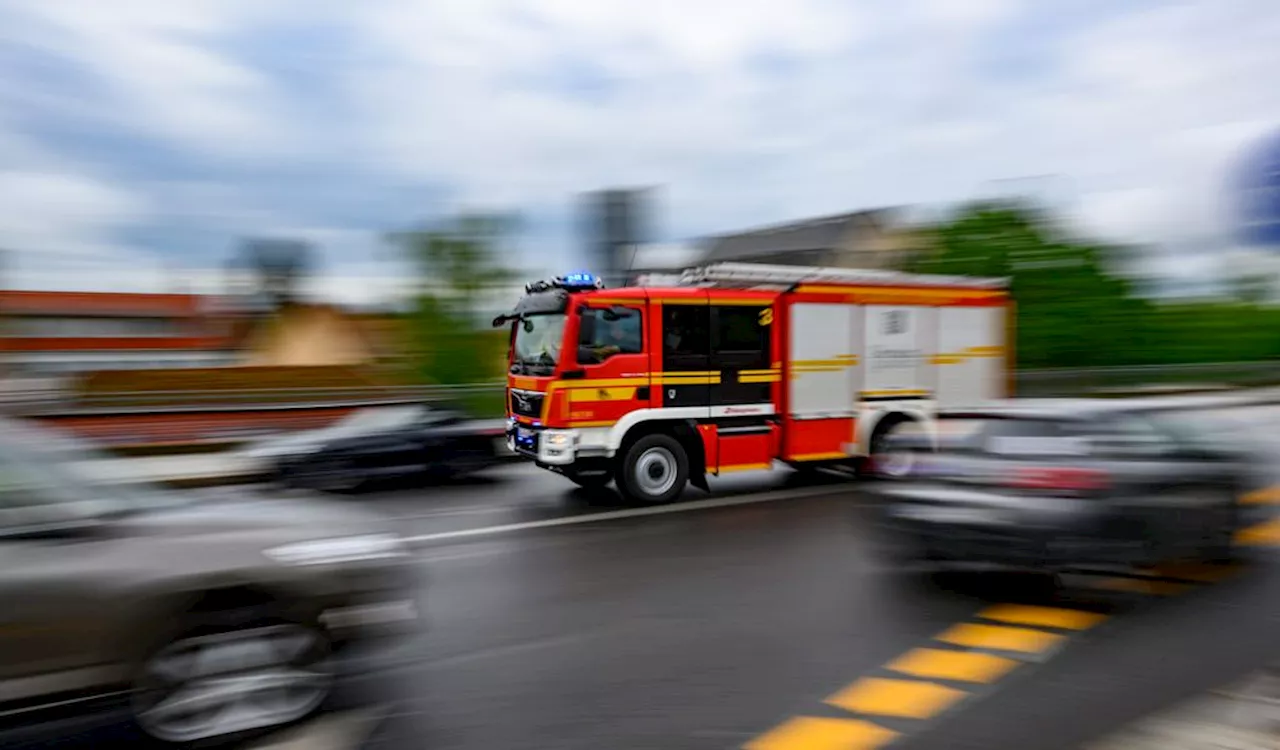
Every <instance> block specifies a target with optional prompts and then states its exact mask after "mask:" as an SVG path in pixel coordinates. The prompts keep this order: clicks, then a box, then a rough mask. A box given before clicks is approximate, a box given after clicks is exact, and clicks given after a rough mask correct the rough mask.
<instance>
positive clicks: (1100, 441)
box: [877, 400, 1259, 570]
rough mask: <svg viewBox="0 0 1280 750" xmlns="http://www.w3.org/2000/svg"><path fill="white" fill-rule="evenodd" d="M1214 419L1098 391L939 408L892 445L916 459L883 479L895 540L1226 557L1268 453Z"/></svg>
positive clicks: (972, 549) (991, 549)
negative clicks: (1243, 501)
mask: <svg viewBox="0 0 1280 750" xmlns="http://www.w3.org/2000/svg"><path fill="white" fill-rule="evenodd" d="M1213 424H1214V422H1213V420H1212V419H1209V418H1206V417H1204V416H1202V415H1199V414H1197V415H1194V416H1193V415H1188V414H1180V413H1178V412H1174V411H1169V410H1167V409H1152V408H1151V407H1150V406H1149V405H1144V404H1142V403H1141V402H1118V401H1103V400H1098V401H1093V400H1024V401H1008V402H1002V403H997V404H992V405H989V406H987V407H983V408H976V409H967V410H956V411H949V412H944V413H943V414H941V415H940V418H939V419H938V421H937V429H936V431H930V430H927V429H917V430H915V431H910V432H906V431H904V432H903V433H901V434H899V435H898V436H896V437H895V440H894V445H893V446H892V447H891V448H889V450H891V451H894V452H897V453H899V454H902V453H906V454H910V456H911V459H912V460H911V461H910V463H911V465H912V470H911V471H910V472H909V473H908V474H907V475H906V476H905V477H903V478H902V479H901V480H899V481H891V482H886V483H884V484H882V485H881V486H879V487H878V488H877V489H878V492H879V493H880V495H881V496H882V498H883V500H884V502H883V504H882V505H881V507H880V509H879V512H880V520H881V530H882V531H883V532H884V533H885V536H886V538H887V541H888V542H889V546H888V551H889V552H890V553H891V554H893V555H895V557H896V558H897V559H898V560H900V561H904V560H905V561H913V562H922V563H927V564H928V565H929V567H946V566H949V565H957V564H981V565H994V566H1001V567H1003V566H1013V567H1023V568H1034V569H1049V570H1054V569H1068V568H1073V567H1080V566H1123V567H1133V566H1138V567H1145V566H1151V565H1156V564H1160V563H1165V562H1172V561H1184V560H1197V561H1213V562H1225V561H1229V560H1231V559H1232V558H1233V557H1234V556H1235V549H1234V545H1233V537H1234V535H1235V532H1236V531H1237V529H1238V528H1239V526H1240V523H1241V511H1240V506H1239V504H1238V502H1237V498H1238V496H1239V495H1240V494H1241V493H1242V492H1243V491H1245V490H1247V489H1248V488H1250V487H1251V485H1252V483H1254V482H1255V481H1256V479H1255V477H1256V475H1257V473H1258V472H1259V459H1258V457H1256V456H1254V455H1253V454H1252V452H1251V451H1250V450H1249V448H1248V447H1247V446H1246V445H1243V444H1241V443H1240V442H1239V441H1236V440H1233V439H1232V437H1233V436H1232V435H1231V434H1229V432H1228V431H1227V430H1226V429H1223V428H1220V427H1219V428H1218V429H1214V428H1213V427H1211V425H1213Z"/></svg>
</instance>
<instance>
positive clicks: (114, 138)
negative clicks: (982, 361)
mask: <svg viewBox="0 0 1280 750" xmlns="http://www.w3.org/2000/svg"><path fill="white" fill-rule="evenodd" d="M1278 39H1280V4H1277V3H1276V2H1275V0H1192V1H1188V2H1150V1H1145V0H1124V1H1123V2H1116V1H1115V0H1027V1H1026V2H1016V1H1015V0H907V1H906V2H888V1H887V0H866V1H865V2H851V1H847V0H790V1H789V2H787V3H782V2H777V1H776V0H735V1H732V2H730V1H727V0H726V1H723V2H722V1H721V0H679V1H677V0H646V1H645V2H629V1H626V0H523V1H521V0H447V1H443V2H441V1H438V0H435V1H433V0H360V1H359V2H351V1H349V0H346V1H343V2H329V1H328V0H305V1H304V0H297V1H295V0H243V1H242V0H180V1H176V2H175V0H110V1H106V0H47V1H44V2H40V1H37V0H0V65H2V66H3V75H0V247H3V248H6V249H8V250H10V251H12V252H11V253H10V255H11V256H12V257H10V258H8V259H7V260H6V264H7V265H8V266H9V270H8V274H9V277H10V279H11V281H10V282H9V283H12V284H16V285H20V286H27V287H44V288H56V287H63V288H66V287H74V288H101V289H127V288H156V287H157V286H158V285H160V284H162V283H163V282H164V280H165V279H166V278H173V277H174V275H175V274H176V275H179V276H182V277H185V278H189V279H197V280H200V279H202V280H204V281H206V282H207V281H208V280H209V279H210V278H211V277H212V276H211V270H210V269H214V268H217V267H219V266H220V265H221V264H222V262H223V261H224V260H225V258H226V257H227V255H228V254H229V252H230V250H231V248H232V247H233V246H234V244H235V242H236V238H237V237H240V236H243V235H246V234H257V235H282V236H294V237H306V238H310V239H313V240H315V241H316V242H317V243H319V245H320V247H321V248H322V249H323V257H322V260H321V265H322V269H323V272H324V277H323V279H321V280H320V281H319V282H318V283H317V287H316V288H317V291H319V292H321V293H324V294H327V295H329V296H334V297H337V298H341V299H346V300H362V299H368V298H373V297H378V296H381V295H385V294H388V293H391V292H392V291H393V290H394V289H395V284H396V282H395V278H396V276H397V270H398V269H397V268H396V261H395V259H394V257H393V255H392V254H390V253H389V252H388V251H387V250H386V248H385V247H383V246H382V244H381V243H380V242H379V236H380V235H381V234H382V233H383V232H385V231H387V230H391V229H395V228H399V227H403V226H405V225H407V224H410V223H412V222H414V221H416V220H419V219H422V218H426V217H432V216H439V215H442V214H444V213H447V212H449V211H452V210H457V209H459V208H468V207H481V208H499V209H514V210H518V211H520V212H521V213H522V214H523V215H524V216H525V218H526V225H525V228H524V231H523V233H522V234H521V236H520V237H519V238H518V251H519V253H520V259H519V262H520V263H521V264H523V265H525V266H527V267H536V268H537V269H539V270H548V271H562V270H566V269H567V268H569V267H572V266H577V265H580V263H581V260H580V258H579V254H578V248H579V246H580V241H579V240H578V237H577V235H576V219H575V215H574V202H573V201H574V196H575V194H576V193H578V192H580V191H583V190H589V189H595V188H601V187H609V186H613V185H660V186H662V190H661V191H660V192H659V193H658V196H659V204H658V208H659V209H660V212H661V213H660V217H659V218H660V221H659V224H658V226H657V227H656V229H657V230H658V236H657V237H655V239H657V240H662V241H668V242H669V241H678V240H681V239H684V238H689V237H694V236H698V235H702V234H706V233H711V232H717V231H727V230H733V229H739V228H744V227H748V226H752V225H756V224H760V223H764V222H772V221H781V220H787V219H792V218H802V217H806V216H812V215H816V214H821V213H828V212H840V211H845V210H851V209H857V208H868V207H876V206H884V205H900V204H925V205H938V204H945V203H947V202H950V201H955V200H960V199H965V198H970V197H974V196H977V195H983V194H989V193H992V192H998V191H1002V190H1010V189H1014V188H1018V189H1022V188H1025V189H1031V190H1034V191H1036V192H1038V193H1039V194H1041V195H1043V196H1046V197H1047V198H1048V199H1051V200H1053V201H1054V202H1055V204H1056V205H1058V206H1059V207H1060V208H1061V209H1062V210H1063V211H1067V212H1069V214H1070V216H1071V217H1072V219H1073V221H1075V222H1076V223H1077V225H1078V226H1079V227H1081V228H1082V229H1087V230H1088V231H1090V232H1093V233H1096V234H1099V235H1101V236H1105V237H1107V238H1110V239H1116V240H1124V241H1143V242H1150V243H1153V244H1155V245H1156V246H1157V247H1158V248H1160V251H1159V254H1158V257H1157V258H1156V259H1155V260H1154V261H1153V263H1155V264H1156V267H1157V268H1159V269H1161V270H1162V271H1163V272H1165V273H1170V274H1176V273H1178V272H1179V271H1181V274H1182V275H1183V276H1184V277H1188V275H1191V276H1194V275H1196V274H1202V273H1207V272H1208V271H1210V270H1212V269H1213V268H1214V266H1215V263H1217V262H1218V259H1219V258H1221V257H1226V255H1227V254H1228V253H1234V255H1232V256H1231V257H1239V250H1238V249H1237V248H1233V247H1231V245H1232V243H1231V241H1230V226H1229V222H1228V215H1229V211H1228V209H1229V204H1228V203H1227V202H1226V201H1225V200H1224V197H1225V196H1224V192H1223V185H1224V184H1225V181H1226V180H1227V178H1228V175H1229V170H1230V169H1231V168H1232V167H1233V165H1234V164H1235V163H1236V162H1238V161H1239V160H1240V159H1241V157H1242V154H1243V153H1244V152H1243V151H1242V150H1243V149H1246V148H1249V147H1251V146H1252V145H1255V144H1256V143H1257V141H1258V139H1259V138H1262V137H1264V136H1266V135H1267V134H1268V133H1269V132H1272V131H1276V132H1280V87H1277V86H1276V85H1275V77H1276V72H1277V71H1278V70H1280V43H1277V40H1278ZM1024 178H1035V179H1024ZM178 271H181V272H182V273H181V274H177V272H178Z"/></svg>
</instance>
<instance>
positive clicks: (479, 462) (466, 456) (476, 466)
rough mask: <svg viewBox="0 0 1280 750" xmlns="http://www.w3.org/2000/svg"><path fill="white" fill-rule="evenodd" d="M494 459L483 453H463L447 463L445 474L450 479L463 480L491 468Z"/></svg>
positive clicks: (444, 468)
mask: <svg viewBox="0 0 1280 750" xmlns="http://www.w3.org/2000/svg"><path fill="white" fill-rule="evenodd" d="M492 463H493V458H492V457H491V456H490V455H488V454H486V453H483V452H481V451H463V452H461V453H458V454H457V455H455V456H454V457H453V458H450V459H449V460H448V461H446V462H445V464H444V467H443V474H444V475H445V477H447V478H449V479H461V478H463V477H468V476H471V475H472V474H475V473H476V472H478V471H482V470H484V469H487V468H489V466H490V465H491V464H492Z"/></svg>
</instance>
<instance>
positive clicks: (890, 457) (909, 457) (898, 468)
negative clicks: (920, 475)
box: [876, 451, 916, 477]
mask: <svg viewBox="0 0 1280 750" xmlns="http://www.w3.org/2000/svg"><path fill="white" fill-rule="evenodd" d="M915 462H916V457H915V455H914V454H912V453H911V452H910V451H890V452H888V453H881V454H879V455H877V456H876V470H877V471H879V472H880V473H881V474H883V475H885V476H887V477H903V476H906V475H907V474H908V473H909V472H910V471H911V467H912V466H914V465H915Z"/></svg>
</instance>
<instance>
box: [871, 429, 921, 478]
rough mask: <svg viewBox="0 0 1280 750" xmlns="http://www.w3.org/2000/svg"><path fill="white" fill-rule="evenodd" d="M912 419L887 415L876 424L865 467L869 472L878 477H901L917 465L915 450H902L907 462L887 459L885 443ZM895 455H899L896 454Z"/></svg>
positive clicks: (902, 455)
mask: <svg viewBox="0 0 1280 750" xmlns="http://www.w3.org/2000/svg"><path fill="white" fill-rule="evenodd" d="M911 423H912V420H910V419H906V418H904V417H886V418H885V419H884V421H882V422H881V423H880V424H878V425H876V431H875V433H873V434H872V436H871V446H870V448H871V452H870V455H868V456H867V459H866V462H865V464H864V465H865V467H866V469H867V472H868V473H869V474H870V475H871V476H872V477H875V478H876V479H900V478H902V477H903V476H905V473H906V472H909V471H910V470H911V469H912V468H914V466H915V460H914V455H915V451H901V452H900V453H901V457H904V458H903V461H904V462H905V463H898V462H894V463H890V462H888V461H886V460H885V445H886V444H887V443H888V442H889V438H891V437H893V433H894V432H895V431H897V430H898V429H900V428H901V427H902V426H903V425H908V424H911ZM895 457H899V456H898V454H895ZM904 466H905V468H903V467H904Z"/></svg>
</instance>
